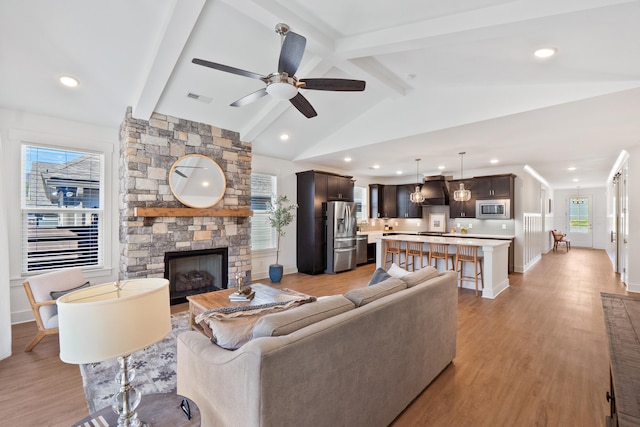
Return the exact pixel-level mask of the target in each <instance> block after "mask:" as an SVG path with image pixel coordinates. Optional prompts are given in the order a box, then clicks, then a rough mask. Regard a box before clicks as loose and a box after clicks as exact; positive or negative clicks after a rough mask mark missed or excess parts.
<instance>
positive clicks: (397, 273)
mask: <svg viewBox="0 0 640 427" xmlns="http://www.w3.org/2000/svg"><path fill="white" fill-rule="evenodd" d="M387 273H388V274H389V276H391V277H396V278H398V279H400V278H402V277H403V276H406V275H407V274H409V272H408V271H407V270H405V269H404V268H401V267H398V266H397V265H396V263H395V262H394V263H392V264H391V267H389V270H387Z"/></svg>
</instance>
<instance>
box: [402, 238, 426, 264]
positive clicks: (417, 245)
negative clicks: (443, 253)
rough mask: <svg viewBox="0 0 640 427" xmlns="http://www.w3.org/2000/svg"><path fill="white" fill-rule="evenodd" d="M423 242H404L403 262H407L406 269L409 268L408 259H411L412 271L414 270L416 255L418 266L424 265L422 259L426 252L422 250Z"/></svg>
mask: <svg viewBox="0 0 640 427" xmlns="http://www.w3.org/2000/svg"><path fill="white" fill-rule="evenodd" d="M423 247H424V243H422V242H405V249H406V255H405V258H404V259H405V262H406V264H407V270H409V261H411V268H412V271H416V257H418V258H419V259H420V268H422V267H423V266H424V265H423V264H422V260H423V258H424V257H425V256H427V255H428V254H425V253H424V250H423Z"/></svg>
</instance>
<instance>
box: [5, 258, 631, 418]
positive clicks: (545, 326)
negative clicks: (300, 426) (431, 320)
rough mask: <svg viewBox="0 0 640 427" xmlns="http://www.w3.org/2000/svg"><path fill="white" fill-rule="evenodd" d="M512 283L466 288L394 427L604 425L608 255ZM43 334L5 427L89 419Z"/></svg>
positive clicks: (17, 379)
mask: <svg viewBox="0 0 640 427" xmlns="http://www.w3.org/2000/svg"><path fill="white" fill-rule="evenodd" d="M373 270H374V266H373V265H368V266H365V267H359V268H358V269H356V270H355V271H352V272H347V273H341V274H338V275H318V276H308V275H305V274H292V275H287V276H285V277H284V278H283V281H282V283H281V286H282V287H291V288H293V289H296V284H300V283H303V282H304V283H305V288H307V287H309V288H312V289H318V290H320V289H322V292H320V291H318V293H317V295H320V294H325V295H330V294H332V293H335V292H336V290H337V289H343V288H342V286H344V281H345V280H348V281H350V282H351V283H352V286H353V287H359V286H364V285H366V283H367V281H368V280H369V277H370V276H371V274H372V273H373ZM509 280H510V283H511V287H510V288H509V289H507V290H506V291H505V292H504V293H502V294H501V295H499V296H498V297H497V298H496V299H495V300H488V299H483V298H476V297H475V291H473V290H467V289H465V290H461V291H460V293H459V305H458V307H459V311H458V347H457V355H456V358H455V359H454V362H453V364H451V365H449V366H448V367H447V368H446V369H445V370H444V371H443V372H442V373H441V374H440V376H438V378H436V379H435V380H434V382H433V383H432V384H431V385H430V386H429V387H427V388H426V389H425V390H424V391H423V392H422V394H421V395H420V396H418V397H417V398H416V399H415V400H414V402H413V403H412V404H411V405H410V406H409V407H408V408H407V409H406V410H405V411H404V412H403V413H402V414H401V415H400V416H399V417H398V418H397V419H396V420H395V422H394V424H393V426H394V427H404V426H417V425H418V426H456V427H457V426H474V427H475V426H559V425H563V426H603V425H604V418H605V416H606V415H607V414H608V405H607V403H606V400H605V393H606V391H607V390H608V388H609V371H608V355H607V342H606V337H605V328H604V321H603V315H602V306H601V303H600V292H601V291H603V292H610V293H619V294H626V292H625V287H624V285H623V284H622V283H621V282H620V281H619V280H618V278H617V276H616V275H615V274H614V273H613V272H612V268H611V263H610V262H609V259H608V257H607V255H606V254H605V252H604V251H600V250H589V249H578V248H573V249H572V250H571V251H570V252H568V253H564V251H561V252H558V253H553V252H552V253H549V254H548V255H544V256H543V257H542V260H541V261H540V262H539V263H537V264H536V265H535V266H534V267H533V268H532V269H530V270H529V271H528V272H527V273H526V274H524V275H522V274H513V275H510V276H509ZM186 308H187V307H186V304H182V305H179V306H174V307H173V311H180V310H185V309H186ZM35 332H36V327H35V324H34V323H26V324H21V325H14V326H13V356H11V357H10V358H8V359H5V360H3V361H0V385H1V386H0V387H1V390H2V391H1V393H0V414H2V418H1V420H0V424H1V425H8V426H9V425H10V426H69V425H71V424H72V423H73V422H74V421H76V420H80V419H82V418H84V417H85V416H86V415H87V407H86V403H85V399H84V393H83V389H82V379H81V377H80V371H79V368H78V367H77V366H75V365H68V364H65V363H63V362H61V361H60V360H59V358H58V343H57V340H56V339H55V337H47V338H45V339H44V340H43V341H42V342H41V343H40V344H38V346H37V347H36V348H35V349H34V350H33V352H31V353H24V352H23V349H24V347H25V346H26V345H27V343H28V342H29V341H30V340H31V338H32V337H33V335H34V334H35ZM381 403H382V402H381Z"/></svg>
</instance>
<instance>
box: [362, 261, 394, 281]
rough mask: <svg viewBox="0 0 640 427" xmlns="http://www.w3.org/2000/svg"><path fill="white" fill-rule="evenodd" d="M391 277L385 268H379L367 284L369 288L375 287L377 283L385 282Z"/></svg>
mask: <svg viewBox="0 0 640 427" xmlns="http://www.w3.org/2000/svg"><path fill="white" fill-rule="evenodd" d="M394 265H395V264H394ZM389 277H391V276H390V275H389V273H387V272H386V271H385V270H384V269H383V268H377V269H376V271H374V272H373V276H371V279H369V283H367V286H371V285H375V284H376V283H380V282H382V281H385V280H387V279H388V278H389Z"/></svg>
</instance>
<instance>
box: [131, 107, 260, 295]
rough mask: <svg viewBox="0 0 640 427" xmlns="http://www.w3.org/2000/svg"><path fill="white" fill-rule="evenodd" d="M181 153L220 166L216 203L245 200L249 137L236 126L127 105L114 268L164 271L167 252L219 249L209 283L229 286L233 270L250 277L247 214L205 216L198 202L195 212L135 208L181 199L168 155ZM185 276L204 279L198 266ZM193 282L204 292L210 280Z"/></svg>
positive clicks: (150, 273)
mask: <svg viewBox="0 0 640 427" xmlns="http://www.w3.org/2000/svg"><path fill="white" fill-rule="evenodd" d="M187 154H202V155H205V156H207V157H210V158H211V159H213V160H214V161H215V162H216V163H218V165H220V167H221V168H222V170H223V171H224V173H225V178H226V181H227V186H226V190H225V194H224V197H223V199H222V200H221V201H220V202H219V203H218V204H217V205H216V206H214V208H220V209H222V208H224V209H234V208H248V207H249V206H250V193H251V187H250V185H251V184H250V179H251V145H250V144H248V143H244V142H241V141H240V138H239V134H238V133H236V132H231V131H227V130H224V129H219V128H216V127H214V126H211V125H208V124H205V123H197V122H192V121H189V120H184V119H180V118H176V117H172V116H166V115H161V114H157V113H154V114H153V115H152V117H151V119H150V120H148V121H146V120H139V119H134V118H133V117H132V116H131V108H128V109H127V114H126V117H125V119H124V121H123V123H122V125H121V127H120V168H119V169H120V206H119V208H120V262H119V270H120V271H119V276H120V278H121V279H124V278H138V277H166V276H167V275H168V274H169V272H167V271H166V267H165V256H166V254H173V255H175V254H179V253H181V252H184V253H189V252H192V251H209V250H218V249H225V250H226V252H227V256H226V271H225V272H224V273H220V274H218V273H216V276H219V277H215V278H214V280H215V281H216V284H215V286H216V287H222V288H226V287H228V286H235V277H236V276H237V275H242V276H244V277H245V278H246V279H245V281H250V280H251V246H250V238H251V226H250V220H249V218H247V217H241V216H233V215H232V216H215V214H213V215H214V216H207V214H202V212H200V213H197V214H196V213H195V212H196V211H198V210H197V209H194V216H165V215H159V216H153V217H139V216H135V212H134V211H135V209H136V208H184V207H185V206H184V205H182V203H180V202H179V201H178V200H176V198H175V197H174V196H173V194H172V192H171V189H170V187H169V177H168V175H169V170H170V168H171V166H172V165H173V163H174V162H175V161H176V160H178V159H179V158H180V157H182V156H184V155H187ZM190 272H191V271H187V273H190ZM181 274H184V272H181ZM179 278H180V279H181V280H183V281H184V280H188V279H189V278H186V279H185V278H184V277H179ZM191 279H193V280H191V283H187V284H186V285H185V287H192V288H194V287H195V282H199V284H201V283H202V282H203V281H206V280H208V278H207V277H206V276H204V275H203V276H202V277H199V276H198V275H197V273H196V274H195V275H192V277H191ZM229 279H231V283H229ZM220 281H222V282H224V283H221V282H220ZM185 283H186V282H185ZM172 285H174V284H172ZM198 289H202V291H204V292H208V290H205V289H208V287H198ZM194 290H195V289H190V291H194ZM195 291H197V290H195Z"/></svg>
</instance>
